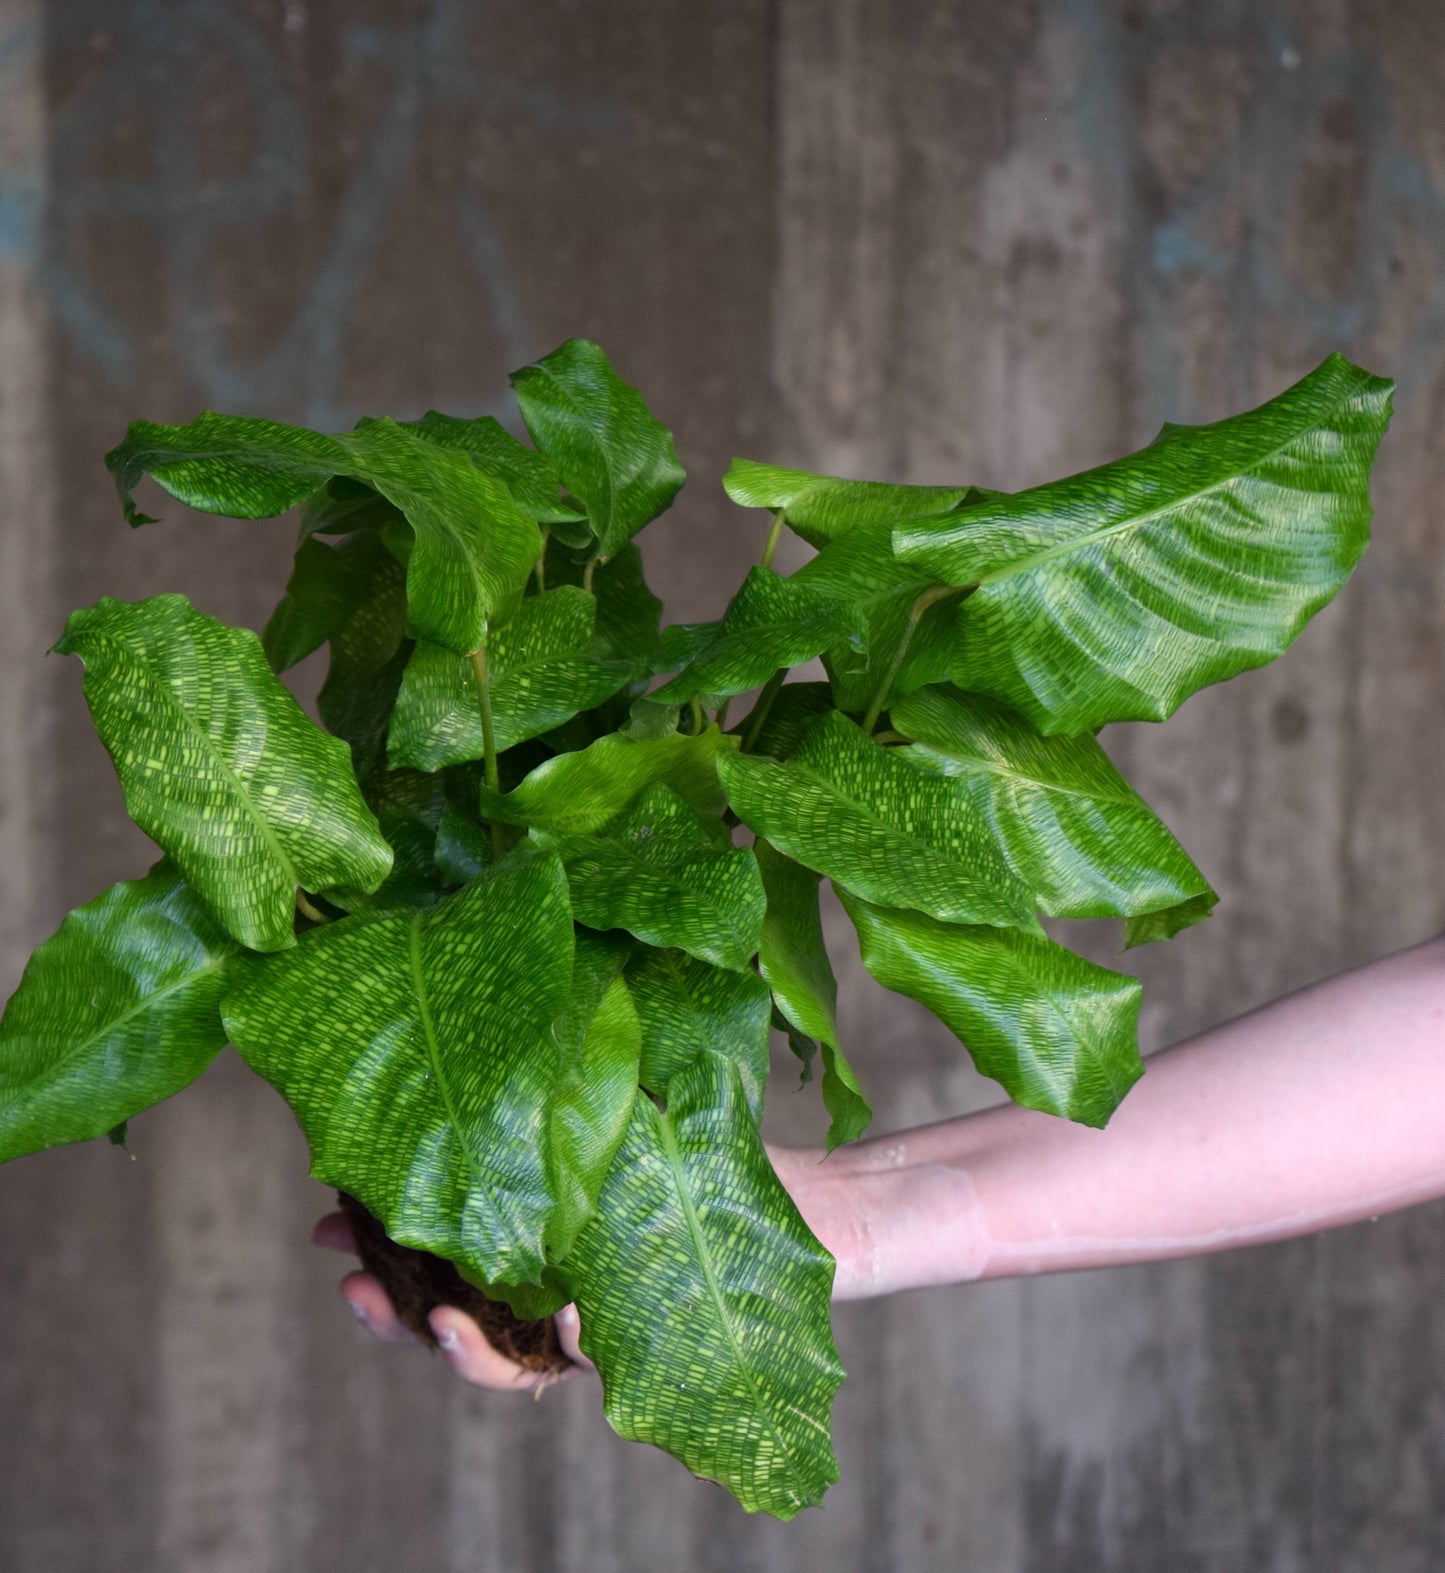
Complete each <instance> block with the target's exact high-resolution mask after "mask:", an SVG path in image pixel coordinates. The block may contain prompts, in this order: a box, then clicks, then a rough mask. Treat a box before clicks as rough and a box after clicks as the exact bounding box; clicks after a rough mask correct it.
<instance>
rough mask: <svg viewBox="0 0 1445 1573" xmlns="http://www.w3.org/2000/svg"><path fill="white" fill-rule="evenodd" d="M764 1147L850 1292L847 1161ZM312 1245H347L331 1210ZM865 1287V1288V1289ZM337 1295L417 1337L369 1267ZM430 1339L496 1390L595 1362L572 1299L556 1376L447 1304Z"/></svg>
mask: <svg viewBox="0 0 1445 1573" xmlns="http://www.w3.org/2000/svg"><path fill="white" fill-rule="evenodd" d="M768 1155H769V1157H770V1158H771V1159H772V1161H773V1167H774V1168H775V1170H776V1171H777V1174H778V1178H779V1179H780V1180H781V1181H782V1183H783V1185H784V1187H785V1188H786V1189H787V1191H788V1192H789V1194H790V1195H791V1196H792V1198H793V1200H794V1202H795V1203H796V1204H797V1207H798V1210H799V1211H800V1212H801V1213H802V1215H803V1217H804V1220H805V1221H806V1222H807V1224H808V1225H809V1227H810V1228H811V1229H812V1230H813V1232H814V1233H815V1234H816V1235H817V1236H818V1238H819V1239H820V1240H821V1241H822V1242H823V1244H824V1245H826V1246H827V1247H828V1249H829V1250H830V1251H832V1253H833V1255H834V1257H835V1258H836V1259H837V1261H838V1272H837V1277H836V1279H835V1282H834V1289H833V1293H834V1297H835V1298H853V1297H854V1296H855V1295H856V1294H858V1293H859V1292H860V1290H859V1285H860V1283H862V1282H863V1281H864V1261H865V1257H866V1254H867V1246H868V1229H867V1228H866V1226H864V1225H863V1224H862V1221H861V1219H860V1218H858V1217H857V1216H856V1215H855V1210H854V1208H853V1207H852V1205H851V1191H850V1189H849V1187H848V1186H847V1183H846V1181H847V1173H848V1166H847V1164H846V1163H845V1162H840V1159H842V1158H843V1154H841V1153H840V1154H837V1155H835V1156H834V1157H833V1158H832V1159H830V1160H829V1161H828V1162H827V1163H822V1162H820V1160H821V1158H822V1154H821V1153H820V1152H816V1151H813V1150H811V1149H799V1148H790V1147H772V1148H769V1149H768ZM312 1239H313V1240H314V1241H315V1243H316V1244H317V1245H320V1246H325V1247H326V1248H328V1249H330V1250H334V1251H346V1252H354V1251H355V1249H356V1242H355V1239H354V1237H353V1235H352V1231H351V1225H350V1223H349V1222H348V1221H347V1219H346V1218H345V1216H344V1215H343V1214H341V1213H339V1212H335V1213H328V1214H327V1215H326V1216H325V1217H324V1218H322V1219H321V1220H320V1221H319V1222H318V1223H317V1224H316V1227H315V1229H314V1230H313V1231H312ZM865 1292H866V1291H865ZM341 1294H342V1297H343V1298H344V1299H345V1300H346V1301H347V1303H348V1304H349V1305H350V1306H351V1309H352V1313H353V1314H354V1315H355V1317H356V1319H357V1320H358V1321H359V1322H360V1323H361V1324H362V1325H363V1326H364V1327H365V1328H366V1329H367V1331H368V1332H370V1333H371V1334H372V1335H373V1336H374V1337H376V1338H379V1339H381V1340H382V1342H384V1343H393V1344H414V1343H417V1342H418V1341H419V1340H418V1339H417V1336H416V1334H415V1333H413V1332H412V1331H411V1330H410V1329H409V1328H407V1327H406V1326H404V1325H403V1324H402V1322H401V1321H400V1319H399V1318H398V1317H397V1314H396V1310H395V1308H394V1307H393V1306H392V1303H391V1301H390V1300H389V1299H388V1298H387V1294H386V1290H385V1289H383V1288H382V1286H381V1283H380V1282H379V1281H378V1280H377V1279H376V1278H374V1277H373V1276H372V1275H371V1274H370V1273H365V1272H352V1273H348V1274H347V1275H346V1276H345V1277H344V1278H343V1279H342V1280H341ZM427 1320H428V1321H429V1323H430V1324H431V1328H432V1331H433V1332H434V1333H435V1335H436V1340H437V1345H438V1347H439V1348H440V1349H441V1352H442V1354H443V1356H444V1357H445V1358H446V1361H447V1363H448V1364H449V1365H450V1366H451V1368H452V1370H453V1371H455V1372H456V1373H457V1375H458V1376H460V1377H461V1378H462V1379H463V1380H464V1381H467V1382H471V1383H472V1384H474V1385H475V1386H477V1387H486V1388H492V1389H494V1390H496V1391H499V1392H511V1393H519V1392H536V1391H538V1390H540V1389H541V1388H543V1387H547V1386H551V1385H552V1384H553V1383H555V1382H558V1381H568V1380H570V1379H571V1378H572V1377H574V1376H577V1375H579V1374H580V1373H581V1372H584V1371H586V1372H590V1371H593V1370H595V1369H596V1368H595V1367H594V1366H593V1364H592V1362H591V1361H590V1360H589V1359H588V1358H587V1356H586V1355H584V1354H583V1353H582V1350H581V1348H580V1347H579V1344H578V1337H579V1334H580V1331H581V1321H580V1318H579V1317H578V1314H577V1308H576V1306H574V1305H568V1306H564V1307H563V1308H562V1309H561V1310H560V1311H558V1312H557V1315H556V1318H555V1320H556V1326H557V1340H558V1342H559V1344H560V1345H561V1347H562V1352H563V1353H564V1354H565V1355H566V1356H567V1358H568V1359H569V1360H571V1361H572V1364H571V1366H569V1367H568V1368H567V1369H566V1370H565V1371H563V1372H562V1373H561V1374H560V1376H559V1375H555V1374H551V1373H545V1372H536V1371H528V1370H524V1369H523V1367H521V1366H520V1365H517V1364H516V1363H515V1362H514V1361H512V1360H509V1359H507V1357H506V1356H505V1355H503V1354H500V1353H498V1351H497V1350H495V1349H494V1348H493V1347H492V1346H491V1344H490V1343H488V1341H487V1339H486V1336H485V1334H484V1333H483V1332H482V1330H481V1328H480V1327H478V1326H477V1324H476V1322H475V1321H474V1320H473V1319H472V1318H471V1317H470V1316H468V1315H467V1314H466V1313H465V1312H464V1311H460V1310H458V1309H457V1308H456V1307H455V1306H446V1305H443V1306H438V1307H437V1308H436V1309H435V1310H434V1311H432V1313H431V1315H430V1316H429V1317H428V1318H427Z"/></svg>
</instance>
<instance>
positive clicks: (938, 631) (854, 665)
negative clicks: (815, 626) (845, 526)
mask: <svg viewBox="0 0 1445 1573" xmlns="http://www.w3.org/2000/svg"><path fill="white" fill-rule="evenodd" d="M792 582H793V583H794V584H800V585H806V586H807V587H808V588H809V589H810V590H813V591H815V592H817V593H818V594H820V595H823V596H825V597H827V598H829V599H831V600H833V601H837V602H842V603H844V604H846V605H847V606H848V607H849V608H850V610H851V611H852V613H853V617H854V621H855V623H856V625H857V627H858V629H859V630H860V634H859V636H858V637H856V638H855V639H854V640H852V641H851V642H849V643H844V644H839V645H837V646H835V647H834V648H832V649H830V650H829V651H828V652H827V653H826V654H825V656H824V660H825V661H826V663H827V667H828V675H829V677H830V678H831V679H832V682H833V697H834V702H835V703H836V704H837V706H838V708H839V709H840V710H855V711H866V710H867V708H868V706H869V704H870V703H871V702H872V700H873V697H874V695H875V693H876V692H877V690H878V688H879V687H880V686H881V684H882V682H883V679H884V678H885V676H887V674H888V672H889V669H890V668H891V666H892V665H893V662H894V659H895V657H896V656H897V654H898V650H899V646H900V645H901V644H902V643H903V640H904V636H905V633H906V634H907V645H906V647H905V648H904V653H903V658H902V661H901V662H900V663H899V666H898V670H897V671H896V672H895V673H894V674H893V677H892V679H891V681H890V683H889V688H888V693H887V695H886V696H885V698H884V702H883V704H882V705H881V706H880V708H881V709H883V710H886V709H888V707H889V702H890V701H891V699H892V698H893V696H894V695H898V694H906V693H909V692H910V691H911V690H912V689H915V688H920V687H922V686H923V684H925V683H937V682H942V681H943V680H944V679H945V678H947V676H948V672H949V668H950V666H951V665H952V662H953V658H954V650H955V646H956V643H957V633H956V628H957V623H958V615H959V598H958V597H957V596H956V595H954V596H948V597H944V598H939V599H936V600H935V601H934V602H933V604H932V605H927V606H924V607H922V608H921V609H920V612H919V615H918V618H917V622H916V626H914V627H913V628H912V630H911V631H909V620H910V619H909V614H910V612H912V611H913V608H914V606H915V603H917V602H918V600H919V597H920V596H925V595H929V594H930V593H933V592H935V591H936V590H937V587H938V581H937V579H935V577H934V576H933V575H932V574H931V573H929V572H927V571H926V570H924V569H921V568H919V567H918V566H917V565H916V564H914V563H907V562H903V561H901V560H900V559H899V558H897V557H895V556H894V554H893V527H892V525H891V524H889V523H888V521H887V520H884V521H883V522H882V523H866V524H857V525H855V526H854V527H853V528H852V529H851V530H849V531H848V532H847V533H846V534H844V535H841V536H839V538H838V539H837V540H835V541H834V542H833V543H832V544H831V545H829V546H825V547H824V548H823V550H822V551H821V552H820V553H819V554H818V555H817V556H816V557H815V558H813V560H812V561H811V562H808V563H805V564H804V565H803V567H802V568H800V569H799V570H798V572H797V573H795V574H794V575H793V579H792Z"/></svg>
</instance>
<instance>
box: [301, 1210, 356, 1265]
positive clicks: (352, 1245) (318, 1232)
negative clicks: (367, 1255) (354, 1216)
mask: <svg viewBox="0 0 1445 1573" xmlns="http://www.w3.org/2000/svg"><path fill="white" fill-rule="evenodd" d="M311 1243H312V1244H313V1245H322V1246H325V1248H326V1249H327V1250H328V1251H348V1252H350V1253H351V1255H353V1256H354V1255H355V1254H356V1236H355V1235H354V1234H353V1233H352V1232H351V1221H350V1220H349V1219H348V1218H347V1216H346V1214H345V1213H327V1214H326V1216H325V1217H324V1218H318V1219H317V1220H316V1223H315V1225H314V1227H313V1228H312V1230H311Z"/></svg>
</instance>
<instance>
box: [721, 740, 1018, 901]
mask: <svg viewBox="0 0 1445 1573" xmlns="http://www.w3.org/2000/svg"><path fill="white" fill-rule="evenodd" d="M718 774H719V775H720V776H721V778H722V783H723V787H724V789H725V790H726V792H727V795H728V801H729V802H730V803H731V804H732V807H733V810H734V812H735V813H736V814H737V816H738V818H739V819H741V820H742V822H743V823H744V824H745V825H747V826H748V828H749V829H750V830H752V831H753V832H755V833H756V834H757V835H759V836H762V837H764V838H765V839H767V840H768V841H771V842H772V843H773V845H774V846H775V847H777V848H778V849H779V850H780V851H782V852H785V853H787V855H788V856H789V857H791V858H796V859H797V860H798V862H800V863H802V864H803V865H804V866H805V867H807V868H811V869H813V870H815V871H816V872H817V873H820V874H827V875H828V876H829V877H830V878H831V879H833V880H835V881H836V882H837V883H839V884H840V885H845V886H846V887H847V888H848V889H849V890H852V891H853V892H855V894H857V895H860V896H866V897H867V898H868V899H869V900H870V901H878V902H881V903H883V904H884V905H891V906H910V907H917V908H918V909H919V910H920V911H923V912H929V913H932V914H933V916H935V917H938V918H942V919H943V920H945V921H946V922H950V923H989V924H996V925H999V926H1004V927H1012V928H1022V929H1027V930H1029V931H1030V932H1039V926H1038V919H1037V918H1036V917H1035V916H1034V897H1033V892H1032V891H1030V890H1029V888H1028V886H1026V885H1025V884H1024V883H1023V882H1022V881H1021V880H1020V879H1018V878H1017V877H1016V876H1015V875H1014V874H1013V873H1012V871H1011V870H1010V869H1009V866H1008V864H1007V863H1006V862H1005V861H1004V858H1003V854H1002V853H1001V851H1000V850H999V848H998V845H997V842H996V841H995V840H994V837H993V833H992V831H991V829H990V828H989V826H988V825H987V824H986V823H985V822H984V821H983V820H982V819H980V818H979V817H978V816H977V815H976V814H974V813H971V812H970V811H969V807H968V805H967V803H966V801H965V800H963V799H962V798H961V797H960V795H959V793H958V792H957V790H956V789H955V788H954V787H953V786H952V785H951V784H950V783H949V782H947V781H943V780H941V779H940V778H939V777H937V776H935V775H931V774H928V773H926V772H924V771H922V770H919V769H918V768H917V767H916V766H914V765H910V764H909V763H908V762H907V761H906V760H902V759H899V758H897V757H896V756H895V755H894V754H893V753H891V752H890V751H889V750H888V749H885V748H881V747H879V745H878V744H876V743H874V742H873V741H872V740H871V739H870V738H869V737H868V736H867V734H866V733H864V732H863V730H862V729H861V728H860V727H858V726H856V725H855V724H854V723H853V722H852V721H850V720H848V718H847V717H846V716H843V715H840V714H839V713H838V712H837V711H836V710H835V711H830V712H829V713H828V714H826V715H824V716H821V717H820V718H819V719H818V720H817V721H815V722H814V723H813V724H812V726H811V727H810V728H809V729H808V731H807V733H806V734H805V736H804V739H803V742H802V744H801V745H800V746H799V748H798V749H797V751H796V752H795V753H794V754H793V756H792V757H791V758H790V759H789V760H788V761H787V763H786V764H776V763H774V762H773V761H772V760H770V759H760V758H755V757H752V756H749V755H746V754H720V755H719V756H718Z"/></svg>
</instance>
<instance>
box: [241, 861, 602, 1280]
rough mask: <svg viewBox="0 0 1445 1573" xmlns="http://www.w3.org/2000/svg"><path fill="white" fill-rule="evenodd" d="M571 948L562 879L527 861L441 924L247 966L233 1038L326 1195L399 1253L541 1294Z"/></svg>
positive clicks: (360, 928) (350, 935)
mask: <svg viewBox="0 0 1445 1573" xmlns="http://www.w3.org/2000/svg"><path fill="white" fill-rule="evenodd" d="M572 934H573V930H572V918H571V913H570V911H569V909H568V905H567V884H566V879H565V877H564V875H563V873H562V867H561V864H560V863H558V861H557V860H556V859H555V858H553V857H550V856H546V855H540V854H537V853H535V852H531V851H530V850H522V851H520V852H519V853H518V854H514V855H513V856H512V857H511V858H509V859H508V860H507V862H506V863H505V864H499V865H498V866H497V867H496V868H495V869H494V870H492V871H491V872H490V873H488V874H484V875H482V876H481V877H480V878H479V879H477V880H476V881H475V882H474V883H472V884H471V885H468V886H467V887H466V888H465V889H464V890H462V891H459V892H458V893H457V894H456V895H455V896H452V897H450V898H448V899H447V900H446V901H444V902H442V903H440V904H439V905H437V906H434V907H428V908H425V909H421V910H414V911H401V912H397V911H393V912H384V913H379V914H377V915H375V916H371V917H361V918H346V919H343V920H342V921H340V922H337V923H333V924H329V925H327V926H325V927H322V928H317V929H314V930H312V931H311V932H310V933H308V934H306V935H304V936H303V937H302V940H301V942H300V944H299V945H298V946H297V947H296V949H295V950H292V951H289V952H287V953H286V954H285V955H282V956H271V957H267V958H265V959H264V960H261V961H248V962H244V963H242V964H240V966H239V968H238V978H237V983H236V986H235V987H234V988H233V989H232V991H231V992H230V994H229V995H228V996H227V998H226V1000H225V1004H224V1013H225V1020H226V1027H227V1030H228V1032H229V1033H230V1036H231V1041H232V1043H234V1044H235V1045H236V1047H237V1049H239V1050H240V1052H241V1054H242V1056H243V1057H244V1058H245V1060H246V1062H247V1064H248V1065H250V1066H251V1068H252V1069H253V1070H255V1071H257V1072H259V1073H260V1074H261V1075H262V1076H264V1077H265V1078H266V1079H267V1080H268V1081H269V1082H271V1083H272V1084H273V1085H274V1086H275V1087H276V1089H277V1091H278V1092H280V1093H281V1095H282V1096H283V1097H284V1098H285V1099H286V1101H287V1102H288V1103H289V1104H290V1105H291V1107H292V1109H294V1110H295V1112H296V1116H297V1118H298V1119H299V1120H300V1122H301V1127H302V1129H303V1130H304V1131H305V1132H306V1137H307V1140H308V1141H309V1143H310V1145H311V1172H312V1174H313V1175H314V1176H315V1177H316V1178H317V1179H318V1180H320V1181H322V1183H323V1184H326V1185H333V1186H336V1187H337V1188H338V1189H340V1190H344V1191H346V1192H348V1193H349V1194H350V1195H352V1196H355V1197H357V1198H358V1199H359V1200H361V1201H362V1202H364V1203H365V1204H366V1206H367V1207H369V1208H370V1209H371V1211H372V1212H373V1213H375V1214H376V1216H377V1217H378V1218H379V1219H381V1221H382V1223H383V1224H384V1225H385V1227H386V1232H387V1233H388V1234H389V1235H390V1236H391V1238H392V1239H393V1240H395V1241H397V1243H398V1244H401V1245H410V1246H413V1247H415V1248H416V1249H417V1250H423V1251H431V1252H432V1253H433V1254H435V1255H437V1256H444V1257H446V1258H448V1259H449V1260H451V1261H455V1262H458V1263H460V1264H464V1265H465V1266H466V1267H467V1268H468V1269H469V1270H470V1271H472V1272H474V1273H477V1274H480V1275H481V1277H482V1278H484V1279H486V1280H489V1281H490V1280H500V1281H508V1282H517V1283H526V1282H536V1281H537V1279H538V1275H539V1274H540V1273H541V1270H542V1267H543V1265H544V1263H545V1259H546V1258H545V1235H546V1230H547V1227H548V1222H549V1219H550V1217H551V1214H552V1210H553V1205H554V1199H553V1195H552V1189H551V1180H550V1176H549V1172H548V1159H547V1134H546V1133H547V1128H548V1122H549V1119H550V1110H551V1106H552V1099H553V1096H554V1093H555V1090H556V1085H557V1073H558V1063H557V1047H556V1042H555V1040H554V1037H553V1030H552V1028H553V1022H554V1021H555V1019H556V1018H557V1016H558V1015H559V1014H560V1013H561V1012H562V1010H563V1009H564V1007H565V1006H566V1003H567V998H568V991H569V989H570V987H571V978H572V948H573V940H572Z"/></svg>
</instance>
